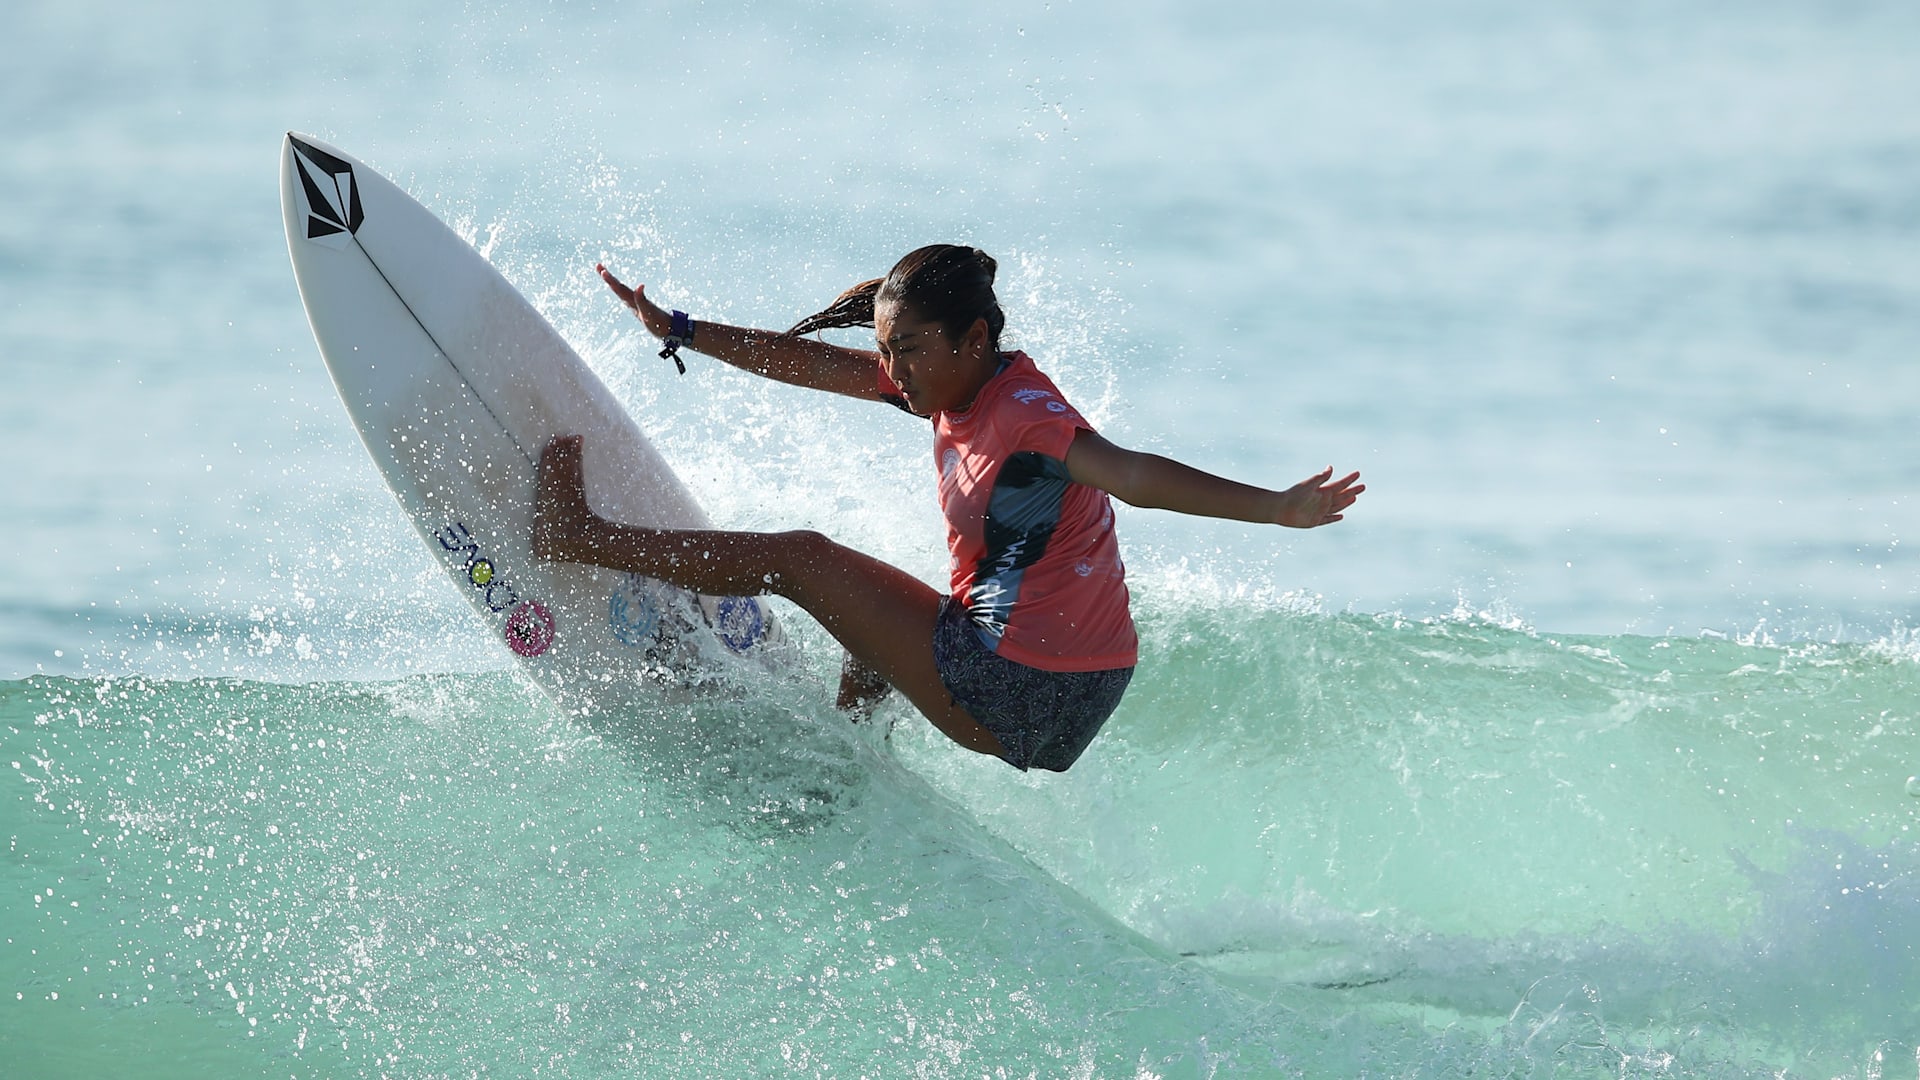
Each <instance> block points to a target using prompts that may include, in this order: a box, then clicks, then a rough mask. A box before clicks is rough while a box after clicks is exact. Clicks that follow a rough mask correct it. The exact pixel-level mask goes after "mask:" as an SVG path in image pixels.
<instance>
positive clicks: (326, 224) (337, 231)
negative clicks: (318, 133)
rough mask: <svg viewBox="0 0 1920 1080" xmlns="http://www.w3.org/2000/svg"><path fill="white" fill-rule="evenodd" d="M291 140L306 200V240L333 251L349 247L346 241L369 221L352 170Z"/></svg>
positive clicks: (320, 151) (318, 150)
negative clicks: (333, 249)
mask: <svg viewBox="0 0 1920 1080" xmlns="http://www.w3.org/2000/svg"><path fill="white" fill-rule="evenodd" d="M288 138H289V139H291V140H292V142H293V163H294V167H295V168H296V169H298V170H299V173H300V190H301V192H302V194H304V195H305V196H306V199H307V239H309V240H312V241H314V242H315V243H318V244H324V245H326V246H327V247H331V248H344V247H346V246H347V239H348V238H349V237H351V236H352V235H353V234H354V233H356V232H358V231H359V230H360V223H361V222H362V221H364V220H366V214H365V213H363V212H362V211H361V209H360V188H359V185H357V184H356V183H354V177H353V166H351V165H349V164H347V163H346V162H344V161H341V160H340V159H339V158H337V157H334V156H333V155H332V154H329V153H327V152H326V151H325V150H322V149H320V148H319V147H317V146H313V145H312V144H310V143H304V142H301V141H300V140H299V139H294V138H293V137H292V136H288Z"/></svg>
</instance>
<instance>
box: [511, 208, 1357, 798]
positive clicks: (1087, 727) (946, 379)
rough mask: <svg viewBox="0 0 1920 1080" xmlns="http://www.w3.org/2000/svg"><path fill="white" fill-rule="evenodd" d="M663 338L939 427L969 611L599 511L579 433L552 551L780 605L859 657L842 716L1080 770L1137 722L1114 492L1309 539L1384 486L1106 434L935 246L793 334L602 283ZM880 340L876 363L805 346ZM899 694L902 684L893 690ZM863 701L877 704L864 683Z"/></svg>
mask: <svg viewBox="0 0 1920 1080" xmlns="http://www.w3.org/2000/svg"><path fill="white" fill-rule="evenodd" d="M598 269H599V271H600V275H601V277H602V278H604V279H605V281H606V283H607V285H608V287H609V288H611V289H612V290H613V292H614V294H615V295H616V296H618V297H619V298H620V300H621V302H622V303H624V304H626V305H627V306H628V307H629V308H631V309H632V310H633V312H634V314H635V315H637V316H639V318H640V320H641V322H643V323H645V324H646V327H647V329H648V330H649V331H650V332H652V333H653V334H654V335H656V336H658V337H660V338H662V339H664V341H665V343H666V345H667V349H666V351H665V352H664V353H663V354H662V355H663V356H672V357H673V358H674V360H675V361H676V362H678V360H679V356H678V349H680V348H682V347H685V348H690V349H693V350H695V351H697V352H700V353H704V354H706V355H708V356H712V357H715V358H716V359H719V360H722V361H724V362H726V363H728V364H731V365H733V366H735V367H738V368H741V369H743V370H745V371H750V372H753V373H754V374H756V375H762V376H765V377H767V378H770V379H776V380H779V381H781V382H786V383H792V384H793V385H796V386H804V387H811V388H813V389H815V390H827V391H832V392H834V393H839V394H846V395H848V396H850V397H856V398H862V399H865V400H869V401H885V402H889V403H891V404H893V405H895V406H898V407H899V408H902V409H904V410H906V411H908V412H911V413H913V414H914V415H916V416H921V417H925V418H928V419H930V420H932V421H933V433H934V458H935V461H936V462H937V464H938V468H939V474H940V476H939V497H940V507H941V511H942V513H943V515H944V516H945V518H946V521H947V546H948V550H949V553H950V555H951V556H952V581H951V591H950V594H949V595H945V596H943V595H941V594H940V593H938V592H936V591H935V590H934V589H933V588H931V587H930V586H928V585H927V584H926V583H925V582H922V581H921V580H919V579H918V578H916V577H914V576H912V575H910V574H908V573H907V572H905V571H903V570H900V569H897V568H895V567H893V566H890V565H888V564H886V563H884V562H881V561H880V560H878V559H874V558H872V557H870V556H867V555H864V554H861V553H860V552H858V551H854V550H852V549H850V548H846V547H842V546H841V545H839V544H836V543H834V542H833V541H831V540H829V539H827V538H826V537H824V536H822V535H820V534H819V533H816V532H807V531H798V532H783V533H751V532H724V531H715V530H675V529H649V528H638V527H634V526H629V525H622V524H619V523H616V522H612V521H608V520H606V519H605V518H602V517H600V516H598V515H596V514H595V513H594V512H593V511H592V510H591V508H589V506H588V505H587V500H586V493H585V485H584V479H583V475H582V467H581V453H580V447H581V442H580V438H579V437H578V436H568V437H562V438H559V439H556V440H554V442H553V443H552V444H550V445H549V446H548V447H547V448H546V450H545V452H544V453H543V454H542V456H541V461H540V485H539V494H538V497H537V502H536V506H535V514H534V532H533V546H534V551H535V552H536V553H537V554H538V555H539V556H540V557H542V558H548V559H559V560H568V561H573V562H583V563H592V564H595V565H599V566H605V567H610V568H613V569H617V570H625V571H630V572H632V573H637V574H642V575H645V576H648V577H653V578H658V579H661V580H664V581H668V582H671V583H673V584H675V585H678V586H680V587H682V588H686V589H692V590H694V591H696V592H701V593H706V594H708V595H712V596H741V595H758V594H762V593H768V592H771V593H776V594H779V595H781V596H784V597H786V598H788V599H789V600H792V601H793V602H794V603H796V604H798V605H800V607H802V608H804V609H805V610H806V611H807V613H808V614H810V615H812V616H813V617H814V618H815V619H818V620H819V621H820V624H821V625H822V626H824V627H825V628H826V629H827V631H828V632H829V633H831V634H832V635H833V636H834V637H835V638H836V639H838V640H839V642H840V643H841V644H842V645H843V646H845V647H846V649H847V652H848V655H849V664H848V672H849V675H848V677H847V678H846V679H845V680H843V683H842V688H841V695H840V698H841V704H842V705H843V706H845V707H852V706H854V705H855V704H857V703H859V702H860V701H861V699H862V698H865V697H877V696H878V695H879V694H880V693H884V692H885V688H886V686H889V685H890V686H892V687H894V688H896V689H898V690H899V691H900V692H901V693H903V694H905V695H906V697H907V699H908V700H909V701H911V702H912V703H913V704H914V706H915V707H916V708H918V709H919V710H920V712H922V713H923V714H925V715H926V717H927V719H928V720H930V721H932V722H933V724H934V726H935V727H937V728H939V729H940V730H941V731H942V732H944V733H946V735H947V736H948V737H950V738H951V739H952V740H953V741H954V742H956V743H959V744H960V745H961V746H964V747H966V748H967V749H969V750H974V751H978V752H980V753H984V754H993V755H997V756H998V757H1000V758H1002V759H1003V760H1005V761H1006V762H1007V763H1009V764H1011V765H1013V766H1014V767H1015V768H1018V769H1021V770H1026V769H1029V768H1039V769H1052V770H1056V771H1064V770H1065V769H1066V768H1067V767H1068V766H1070V765H1072V764H1073V762H1074V760H1075V759H1076V758H1078V757H1079V756H1080V753H1081V751H1083V750H1085V749H1086V747H1087V744H1088V743H1089V742H1090V741H1092V739H1093V737H1094V735H1095V733H1096V732H1098V731H1099V730H1100V726H1101V725H1102V724H1103V723H1105V721H1106V719H1107V717H1108V716H1109V715H1111V714H1112V712H1113V710H1114V708H1115V707H1116V706H1118V705H1119V703H1120V697H1121V694H1122V693H1124V692H1125V690H1126V687H1127V682H1128V680H1129V679H1131V678H1132V675H1133V667H1134V662H1135V659H1136V651H1137V641H1136V638H1135V636H1134V628H1133V619H1132V616H1131V614H1130V613H1129V611H1128V607H1127V588H1126V582H1125V571H1124V569H1123V567H1122V565H1121V561H1120V552H1119V547H1118V545H1117V543H1116V541H1115V538H1114V530H1113V507H1112V504H1111V503H1109V502H1108V498H1107V497H1108V495H1114V496H1118V497H1119V498H1120V499H1121V500H1123V501H1125V502H1127V503H1129V504H1130V505H1133V506H1140V507H1160V508H1164V509H1168V510H1176V511H1179V512H1182V513H1187V514H1200V515H1205V516H1208V517H1218V518H1229V519H1233V520H1237V521H1252V522H1263V523H1273V524H1278V525H1286V526H1291V527H1293V528H1301V529H1311V528H1315V527H1317V526H1320V525H1326V524H1329V523H1331V522H1335V521H1339V520H1340V519H1341V516H1342V513H1343V511H1345V510H1346V509H1347V508H1348V507H1349V506H1351V505H1353V501H1354V500H1355V499H1356V498H1358V497H1359V495H1360V493H1361V492H1362V491H1364V490H1366V489H1365V487H1364V486H1363V485H1361V484H1360V483H1359V482H1358V481H1359V478H1360V474H1359V473H1357V472H1356V473H1351V474H1349V475H1347V476H1344V477H1341V478H1340V479H1338V480H1335V479H1332V477H1333V470H1332V468H1327V469H1325V470H1323V471H1321V472H1320V473H1319V474H1317V475H1315V476H1311V477H1308V478H1307V479H1306V480H1303V481H1301V482H1300V483H1298V484H1295V485H1294V486H1292V487H1290V488H1287V489H1286V490H1284V491H1270V490H1267V489H1264V488H1259V487H1252V486H1249V485H1246V484H1240V483H1235V482H1234V481H1231V480H1226V479H1223V478H1221V477H1218V476H1213V475H1211V474H1208V473H1205V472H1201V471H1199V470H1197V469H1193V468H1190V467H1188V466H1186V465H1182V464H1180V463H1179V462H1176V461H1172V460H1170V459H1168V458H1164V457H1160V456H1157V455H1153V454H1144V453H1138V452H1135V451H1132V450H1126V449H1122V448H1121V447H1119V446H1116V445H1114V444H1113V443H1111V442H1108V441H1107V440H1106V439H1104V438H1102V437H1101V436H1100V435H1098V434H1096V433H1095V432H1094V430H1093V427H1092V425H1090V424H1088V423H1087V421H1086V420H1085V419H1084V418H1082V417H1081V416H1080V414H1079V413H1078V412H1076V411H1075V410H1074V409H1073V407H1072V406H1071V405H1069V404H1068V403H1067V401H1066V399H1065V398H1064V397H1062V396H1061V394H1060V391H1059V388H1058V387H1056V386H1054V384H1053V382H1052V381H1051V380H1049V379H1048V378H1047V377H1046V376H1045V375H1043V374H1041V372H1040V371H1039V369H1038V368H1036V367H1035V366H1034V363H1033V361H1032V360H1031V359H1029V358H1028V357H1027V355H1026V354H1025V353H1021V352H1005V351H1002V350H1001V348H1000V334H1001V330H1002V327H1003V325H1004V324H1005V321H1006V320H1005V316H1004V315H1003V314H1002V312H1001V309H1000V305H999V302H998V301H997V300H996V299H995V297H994V292H993V279H994V272H995V263H994V260H993V259H992V258H990V257H989V256H988V255H987V254H986V253H985V252H982V251H980V250H979V249H977V248H971V247H961V246H956V245H951V244H936V245H932V246H929V247H923V248H921V249H919V250H917V251H914V252H912V253H910V254H909V255H907V256H906V257H905V258H903V259H901V260H900V261H899V263H897V264H896V265H895V266H894V267H893V269H892V271H890V272H889V273H888V274H887V276H886V277H884V278H880V279H877V280H874V281H869V282H865V283H863V284H861V285H856V286H855V287H853V288H852V289H849V290H847V292H845V293H843V294H842V295H841V296H840V297H839V298H838V299H837V300H835V302H834V303H833V304H832V305H831V306H829V307H828V308H827V309H826V310H825V311H822V312H820V313H818V314H816V315H813V316H810V317H808V318H806V319H803V320H801V322H800V323H799V324H798V325H796V326H794V327H793V328H792V329H790V330H787V331H785V332H777V331H770V330H753V329H747V328H743V327H736V326H726V325H723V324H719V323H709V322H702V323H698V324H695V323H694V322H693V321H692V320H690V319H688V318H687V316H686V315H685V314H684V313H682V312H677V311H675V312H668V311H666V310H664V309H662V308H660V307H659V306H658V305H657V304H655V303H654V302H653V301H652V300H650V299H648V298H647V296H646V292H645V289H646V287H645V286H644V285H643V286H640V287H638V288H628V287H627V286H626V285H624V284H622V283H621V282H620V280H619V279H618V278H616V277H614V275H613V274H612V273H610V272H609V271H608V270H607V269H606V268H605V267H604V266H602V267H599V268H598ZM851 326H871V327H873V328H874V331H875V337H876V339H877V345H878V348H877V350H875V351H871V352H870V351H866V350H863V349H851V348H843V347H841V346H838V345H832V344H829V343H827V342H825V341H822V340H819V339H818V338H814V337H808V336H806V335H807V334H810V333H812V332H813V331H816V330H824V329H830V328H835V327H851ZM880 680H883V682H881V681H880ZM863 684H864V685H863Z"/></svg>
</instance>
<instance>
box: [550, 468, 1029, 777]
mask: <svg viewBox="0 0 1920 1080" xmlns="http://www.w3.org/2000/svg"><path fill="white" fill-rule="evenodd" d="M533 549H534V553H535V554H537V555H539V556H540V557H542V558H547V559H564V560H567V561H569V562H584V563H591V564H593V565H595V566H605V567H609V568H611V569H615V570H625V571H628V572H630V573H636V574H643V575H645V576H647V577H651V578H658V579H660V580H662V581H667V582H671V583H672V584H674V585H678V586H680V587H681V588H683V589H691V590H693V591H695V592H700V593H706V594H707V595H709V596H748V595H758V594H761V593H769V592H771V593H777V594H779V595H781V596H784V597H786V598H787V599H789V600H792V601H793V602H794V603H796V604H799V605H800V606H801V607H802V608H804V609H805V610H806V612H807V614H809V615H812V616H813V617H814V618H815V619H817V620H819V622H820V625H822V626H824V627H826V629H827V632H828V633H830V634H832V635H833V636H834V638H835V639H836V640H838V641H839V642H840V644H841V645H843V646H845V647H846V650H847V652H849V653H851V654H852V655H853V657H854V659H856V660H857V661H859V662H860V663H861V664H863V665H865V666H866V667H868V668H870V669H872V671H874V672H875V673H877V674H878V675H879V676H880V677H881V678H883V679H885V680H886V681H887V682H888V683H890V684H892V685H893V686H894V687H895V688H897V689H898V690H899V691H900V692H901V693H902V694H905V695H906V697H907V700H908V701H911V702H913V704H914V707H915V708H917V709H919V710H920V711H921V713H923V714H925V716H926V717H927V719H928V720H930V721H932V722H933V725H934V726H935V727H937V728H939V729H940V730H941V731H942V732H944V733H946V735H947V737H948V738H950V739H952V740H953V741H954V742H957V743H959V744H960V745H961V746H964V747H966V748H967V749H969V750H976V751H978V752H980V753H983V754H994V755H996V756H998V755H999V754H1000V740H999V739H997V738H995V737H994V734H993V733H992V732H990V731H988V730H987V729H986V728H984V727H982V726H980V723H979V722H978V721H976V720H974V718H973V717H972V716H971V715H969V714H968V713H967V711H966V710H965V709H963V708H961V707H960V706H958V705H956V704H954V701H953V697H952V695H951V694H949V693H948V692H947V688H946V686H945V684H943V683H942V682H941V681H940V672H939V670H938V669H937V668H936V667H935V666H934V659H933V629H934V623H935V622H936V621H937V620H938V618H939V613H940V594H939V593H937V592H935V591H934V590H933V589H932V587H930V586H928V585H927V583H926V582H924V581H921V580H920V579H919V578H916V577H914V576H913V575H912V574H909V573H907V572H906V571H904V570H901V569H899V568H898V567H895V566H891V565H888V564H887V563H884V562H881V561H880V560H879V559H876V558H874V557H872V556H871V555H866V554H863V553H861V552H858V551H855V550H853V549H852V548H849V547H845V546H842V545H840V544H836V543H834V542H833V541H832V540H829V539H827V538H826V537H825V536H822V535H820V534H819V533H816V532H810V531H798V532H784V533H752V532H725V531H719V530H707V529H648V528H641V527H637V526H632V525H621V524H617V523H615V522H611V521H608V520H606V519H605V518H602V517H600V516H599V515H597V514H595V513H594V512H593V510H592V509H591V508H590V507H589V506H588V505H587V499H586V490H585V484H584V482H583V476H582V472H581V459H580V439H579V438H578V437H571V438H563V439H555V440H554V441H553V442H552V443H551V444H549V445H548V447H547V449H546V452H545V453H544V454H542V455H541V458H540V486H539V491H538V493H537V495H536V497H535V502H534V527H533Z"/></svg>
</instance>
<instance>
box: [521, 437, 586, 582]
mask: <svg viewBox="0 0 1920 1080" xmlns="http://www.w3.org/2000/svg"><path fill="white" fill-rule="evenodd" d="M582 441H583V440H582V439H581V437H580V436H578V435H562V436H560V437H559V438H557V439H555V440H553V441H552V442H550V443H548V444H547V448H546V449H545V450H543V451H542V452H541V454H540V479H539V483H538V485H537V486H536V487H535V489H534V495H533V553H534V554H535V555H536V556H538V557H540V558H542V559H566V560H577V558H578V555H579V550H580V548H581V546H582V545H583V544H584V543H585V542H586V534H587V529H588V527H589V526H590V525H591V524H592V522H593V511H592V510H591V509H589V508H588V507H587V485H586V474H585V473H584V472H583V471H582V469H581V465H580V446H581V443H582Z"/></svg>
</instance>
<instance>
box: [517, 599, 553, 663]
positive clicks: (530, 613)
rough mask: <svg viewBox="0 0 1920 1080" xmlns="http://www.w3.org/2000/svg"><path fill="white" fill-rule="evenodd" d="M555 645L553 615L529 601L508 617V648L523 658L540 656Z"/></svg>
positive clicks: (541, 606) (540, 605) (543, 606)
mask: <svg viewBox="0 0 1920 1080" xmlns="http://www.w3.org/2000/svg"><path fill="white" fill-rule="evenodd" d="M552 645H553V613H552V612H550V611H548V610H547V609H546V607H545V605H542V604H540V603H537V602H535V601H532V600H529V601H527V602H526V603H524V604H521V605H520V606H519V607H517V608H514V609H513V614H511V615H509V616H507V647H508V648H510V649H512V650H513V651H514V652H516V653H518V654H520V655H521V656H539V655H540V654H541V653H543V652H546V651H547V649H548V648H549V647H551V646H552Z"/></svg>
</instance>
